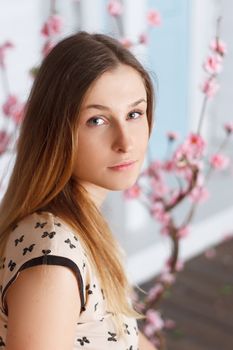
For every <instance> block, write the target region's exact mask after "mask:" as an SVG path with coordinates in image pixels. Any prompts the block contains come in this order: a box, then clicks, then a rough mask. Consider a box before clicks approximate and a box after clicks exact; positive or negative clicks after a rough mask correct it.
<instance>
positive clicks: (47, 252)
mask: <svg viewBox="0 0 233 350" xmlns="http://www.w3.org/2000/svg"><path fill="white" fill-rule="evenodd" d="M42 253H43V254H44V255H48V254H49V253H51V250H50V249H47V250H45V249H43V250H42Z"/></svg>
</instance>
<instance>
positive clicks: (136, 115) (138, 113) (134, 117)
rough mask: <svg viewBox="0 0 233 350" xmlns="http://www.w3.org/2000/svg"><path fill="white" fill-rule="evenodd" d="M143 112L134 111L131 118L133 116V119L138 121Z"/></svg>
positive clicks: (130, 114)
mask: <svg viewBox="0 0 233 350" xmlns="http://www.w3.org/2000/svg"><path fill="white" fill-rule="evenodd" d="M142 114H143V113H142V112H139V111H133V112H130V113H129V116H132V119H138V118H140V116H141V115H142Z"/></svg>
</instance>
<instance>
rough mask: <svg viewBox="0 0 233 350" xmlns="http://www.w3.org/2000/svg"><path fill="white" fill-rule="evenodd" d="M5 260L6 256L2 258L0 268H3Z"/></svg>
mask: <svg viewBox="0 0 233 350" xmlns="http://www.w3.org/2000/svg"><path fill="white" fill-rule="evenodd" d="M5 261H6V258H3V259H2V260H1V262H0V269H4V267H5V265H4V262H5Z"/></svg>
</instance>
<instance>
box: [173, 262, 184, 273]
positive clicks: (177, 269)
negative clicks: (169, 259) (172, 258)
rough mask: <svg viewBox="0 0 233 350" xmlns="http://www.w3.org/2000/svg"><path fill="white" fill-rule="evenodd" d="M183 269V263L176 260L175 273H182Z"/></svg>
mask: <svg viewBox="0 0 233 350" xmlns="http://www.w3.org/2000/svg"><path fill="white" fill-rule="evenodd" d="M183 269H184V262H183V261H182V260H180V259H178V260H177V262H176V266H175V270H176V271H177V272H179V271H182V270H183Z"/></svg>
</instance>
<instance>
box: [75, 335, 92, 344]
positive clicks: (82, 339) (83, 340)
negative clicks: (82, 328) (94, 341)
mask: <svg viewBox="0 0 233 350" xmlns="http://www.w3.org/2000/svg"><path fill="white" fill-rule="evenodd" d="M77 340H78V341H79V342H80V345H82V346H83V345H84V343H90V340H88V339H87V337H82V338H78V339H77Z"/></svg>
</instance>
